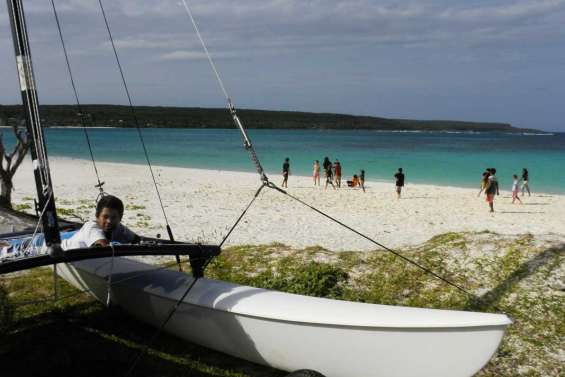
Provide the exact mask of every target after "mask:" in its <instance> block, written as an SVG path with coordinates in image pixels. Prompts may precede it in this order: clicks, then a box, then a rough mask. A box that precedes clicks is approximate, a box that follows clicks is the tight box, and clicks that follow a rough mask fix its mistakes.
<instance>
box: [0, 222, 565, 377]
mask: <svg viewBox="0 0 565 377" xmlns="http://www.w3.org/2000/svg"><path fill="white" fill-rule="evenodd" d="M401 252H402V253H403V255H406V256H407V257H409V258H412V259H414V260H416V261H417V262H418V263H420V264H421V265H423V266H426V267H428V268H432V269H433V270H434V271H436V272H438V273H439V274H441V275H442V276H445V277H446V278H448V279H450V280H451V281H454V282H455V283H457V284H459V285H461V286H463V287H465V288H466V289H468V290H470V291H472V292H473V293H474V294H476V295H477V296H478V297H479V299H471V298H469V297H468V296H466V295H465V294H462V293H461V292H460V291H458V290H457V289H455V288H453V287H451V286H448V285H446V284H444V283H442V282H440V281H439V280H437V279H435V278H433V277H431V276H430V275H427V274H425V273H424V272H422V271H421V270H419V269H417V268H415V267H414V266H411V265H408V264H406V263H405V262H403V261H401V260H400V259H399V258H397V257H395V256H393V255H392V254H389V253H385V252H354V251H350V252H343V253H339V254H336V253H332V252H330V251H327V250H324V249H323V248H320V247H311V248H307V249H302V250H295V249H291V248H289V247H287V246H285V245H282V244H271V245H260V246H253V245H243V246H237V247H231V248H228V249H226V250H224V252H223V253H222V254H221V256H220V257H218V258H217V259H215V260H214V262H213V263H212V264H211V265H210V266H209V268H208V270H207V276H209V277H212V278H217V279H222V280H228V281H232V282H235V283H239V284H245V285H251V286H257V287H264V288H271V289H276V290H280V291H285V292H291V293H299V294H305V295H311V296H319V297H330V298H336V299H343V300H351V301H361V302H370V303H381V304H391V305H407V306H417V307H429V308H443V309H458V310H479V311H491V312H498V311H499V310H503V311H504V312H506V313H507V314H508V315H510V316H511V317H512V318H513V320H514V324H513V325H512V326H510V327H509V328H508V331H507V334H506V336H505V338H504V340H503V343H502V345H501V347H500V348H499V350H498V352H497V354H496V355H495V356H494V357H493V359H492V360H491V362H490V363H489V364H488V365H487V366H486V367H485V368H484V369H483V370H482V371H481V372H479V374H478V376H481V377H494V376H497V377H499V376H502V377H504V376H508V377H510V376H556V377H557V376H562V375H563V372H564V369H563V366H562V365H563V360H562V358H563V356H562V352H563V339H564V338H565V321H564V320H563V318H565V295H564V292H563V289H562V288H559V286H558V285H556V284H554V282H558V281H560V280H563V270H564V268H563V267H564V265H565V263H564V262H565V245H555V244H552V245H547V244H546V243H544V242H540V241H538V240H536V239H535V237H533V236H531V235H522V236H514V237H508V236H500V235H497V234H494V233H484V232H482V233H447V234H443V235H440V236H437V237H434V238H432V239H430V240H429V241H428V242H426V243H424V244H422V245H419V246H418V247H414V248H410V249H406V250H402V251H401ZM51 286H52V276H51V273H50V272H49V270H45V269H39V270H33V271H30V272H28V273H26V274H23V275H22V274H20V275H17V276H7V277H3V278H2V280H1V283H0V320H1V321H2V323H1V324H0V375H2V376H4V375H15V376H17V375H28V374H30V375H31V374H37V375H51V374H55V373H59V372H60V371H61V370H65V371H70V372H72V375H73V376H83V375H84V376H95V375H96V376H98V375H105V376H113V375H116V376H117V375H123V374H124V372H125V370H126V369H127V367H128V366H129V363H130V362H131V359H132V357H134V356H135V355H136V353H137V352H138V350H139V349H140V347H143V345H144V344H145V342H146V341H147V340H148V339H149V338H150V337H151V335H152V334H153V331H154V330H153V329H152V328H150V327H148V326H146V325H144V324H142V323H139V322H137V321H135V320H133V319H131V318H130V317H127V316H126V315H125V314H124V313H123V312H121V311H120V310H119V309H116V308H113V309H110V310H108V309H106V308H105V307H103V306H102V305H100V304H99V303H97V302H95V301H93V300H92V299H91V298H89V297H88V296H86V295H84V294H79V295H76V296H73V297H71V298H68V299H66V300H63V301H62V302H59V303H57V304H53V303H43V304H38V305H27V306H23V307H21V306H18V305H17V304H16V303H17V302H22V300H24V301H26V300H37V299H38V298H45V297H48V296H49V295H52V289H51ZM554 286H555V287H557V288H555V287H554ZM72 292H76V291H74V290H73V289H72V288H71V287H69V286H68V285H67V284H66V283H64V282H62V283H61V295H65V294H72ZM22 366H26V367H27V368H30V369H29V370H28V371H27V372H29V373H27V374H26V373H24V372H23V371H22ZM34 368H37V369H34ZM3 372H4V373H3ZM136 375H138V376H152V375H159V376H241V377H243V376H249V377H258V376H264V377H275V376H283V375H284V373H281V372H280V371H277V370H274V369H269V368H264V367H260V366H257V365H254V364H251V363H248V362H245V361H242V360H238V359H234V358H232V357H229V356H226V355H223V354H220V353H217V352H214V351H210V350H207V349H204V348H202V347H198V346H196V345H193V344H190V343H187V342H184V341H180V340H178V339H176V338H173V337H170V336H167V335H162V336H161V337H159V339H158V341H157V342H156V343H155V344H154V345H153V346H152V347H151V350H150V352H149V353H148V355H147V356H146V357H145V358H144V359H143V362H142V364H141V365H140V367H139V368H138V369H137V372H136Z"/></svg>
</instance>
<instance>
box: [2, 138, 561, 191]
mask: <svg viewBox="0 0 565 377" xmlns="http://www.w3.org/2000/svg"><path fill="white" fill-rule="evenodd" d="M3 131H4V134H5V139H6V140H7V142H8V143H7V144H9V143H10V141H12V142H13V136H12V135H11V131H10V130H8V129H4V130H3ZM88 132H89V136H90V138H91V142H92V146H93V152H94V156H95V158H96V160H99V161H112V162H125V163H134V164H144V163H145V157H144V155H143V149H142V146H141V143H140V141H139V137H138V134H137V130H136V129H121V128H96V129H89V130H88ZM141 132H142V135H143V137H144V140H145V144H146V147H147V150H148V152H149V158H150V160H151V163H152V164H153V165H165V166H178V167H190V168H202V169H218V170H220V169H221V170H233V171H246V172H254V171H255V168H254V166H253V164H252V163H251V161H250V159H249V155H248V154H247V152H246V151H245V150H244V149H243V146H242V141H241V137H240V135H239V132H238V131H237V130H235V129H234V130H226V129H163V128H160V129H151V128H144V129H142V130H141ZM248 133H249V137H250V138H251V140H252V142H253V144H254V147H255V149H256V151H257V155H258V156H259V158H260V160H261V161H262V163H263V166H264V168H265V170H266V171H267V173H270V174H271V175H273V176H276V177H277V179H276V180H275V181H276V182H278V180H279V178H280V177H279V175H280V170H281V165H282V163H283V160H284V158H286V157H288V158H290V164H291V174H296V175H305V176H309V175H311V174H312V163H313V161H314V160H320V163H321V162H322V160H323V159H324V157H325V156H328V157H329V158H330V159H331V160H332V161H334V160H335V159H339V161H340V162H341V165H342V167H343V177H344V178H349V177H350V176H352V175H353V174H355V173H358V172H359V170H360V169H364V170H365V172H366V179H367V180H369V181H371V180H377V181H390V182H392V181H393V179H392V176H393V174H394V173H395V171H396V170H397V168H399V167H402V168H403V169H404V172H405V174H406V180H407V184H410V183H426V184H435V185H447V186H457V187H474V188H478V187H479V184H480V179H481V174H482V172H483V171H484V169H485V168H487V167H495V168H496V169H497V171H498V173H497V176H498V178H499V182H500V184H501V188H503V189H510V187H511V184H512V174H518V175H520V173H521V171H522V168H527V169H528V170H529V172H530V187H531V188H532V191H533V192H536V191H537V192H546V193H561V194H565V134H564V133H556V134H552V135H523V134H502V133H448V132H381V131H359V130H356V131H337V130H249V131H248ZM45 137H46V142H47V150H48V153H49V155H50V156H64V157H73V158H81V159H90V155H89V153H88V147H87V143H86V138H85V136H84V131H83V130H82V129H81V128H49V129H47V130H46V133H45ZM102 174H103V172H102Z"/></svg>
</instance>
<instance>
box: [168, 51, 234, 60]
mask: <svg viewBox="0 0 565 377" xmlns="http://www.w3.org/2000/svg"><path fill="white" fill-rule="evenodd" d="M233 56H234V54H230V53H221V54H213V55H212V58H214V59H223V58H230V57H233ZM204 59H207V57H206V54H205V53H204V52H203V51H187V50H177V51H173V52H168V53H165V54H161V55H159V58H158V60H161V61H172V60H204Z"/></svg>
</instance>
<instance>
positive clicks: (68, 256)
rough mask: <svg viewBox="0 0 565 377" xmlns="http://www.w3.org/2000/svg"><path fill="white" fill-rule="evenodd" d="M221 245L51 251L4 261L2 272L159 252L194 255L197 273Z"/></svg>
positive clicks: (117, 246)
mask: <svg viewBox="0 0 565 377" xmlns="http://www.w3.org/2000/svg"><path fill="white" fill-rule="evenodd" d="M220 252H221V248H220V247H219V246H217V245H200V244H193V243H179V242H175V243H142V244H135V245H113V246H104V247H90V248H83V249H72V250H67V251H66V252H65V253H64V254H63V255H61V256H58V257H52V256H50V255H48V254H46V255H38V256H34V257H27V258H26V257H24V258H21V259H15V260H11V261H6V262H3V263H0V275H2V274H7V273H11V272H17V271H22V270H28V269H31V268H36V267H43V266H49V265H53V264H57V263H69V262H77V261H81V260H85V259H98V258H111V257H127V256H156V255H185V256H188V257H189V259H190V265H191V266H192V269H193V273H194V274H195V275H200V276H201V274H202V273H203V266H204V264H205V263H206V261H207V260H209V259H210V258H212V257H214V256H217V255H220Z"/></svg>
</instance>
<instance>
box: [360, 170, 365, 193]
mask: <svg viewBox="0 0 565 377" xmlns="http://www.w3.org/2000/svg"><path fill="white" fill-rule="evenodd" d="M359 186H361V188H362V189H363V192H365V170H363V169H361V172H360V173H359Z"/></svg>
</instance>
